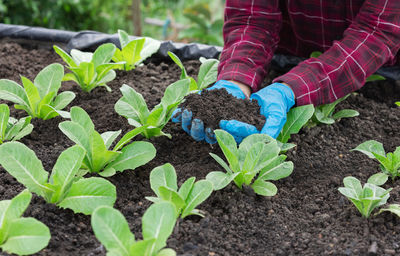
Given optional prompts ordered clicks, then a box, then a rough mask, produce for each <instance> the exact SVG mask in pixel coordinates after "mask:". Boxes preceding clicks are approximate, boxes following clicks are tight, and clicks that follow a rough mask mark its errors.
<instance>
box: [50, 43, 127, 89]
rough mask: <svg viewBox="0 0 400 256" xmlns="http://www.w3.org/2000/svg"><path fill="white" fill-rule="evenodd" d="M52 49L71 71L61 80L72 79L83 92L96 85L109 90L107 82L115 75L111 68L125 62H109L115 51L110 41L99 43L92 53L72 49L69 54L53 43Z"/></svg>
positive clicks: (119, 66)
mask: <svg viewBox="0 0 400 256" xmlns="http://www.w3.org/2000/svg"><path fill="white" fill-rule="evenodd" d="M54 50H55V51H56V53H57V54H58V55H60V57H61V58H62V59H63V60H64V61H65V63H67V65H68V66H67V68H68V69H69V70H71V71H72V73H67V74H65V76H64V78H63V81H74V82H75V83H77V84H78V85H79V86H80V87H81V88H82V90H83V91H85V92H91V91H92V90H93V89H94V88H96V87H98V86H104V87H105V88H106V89H107V90H108V91H111V88H110V87H108V86H107V83H108V82H110V81H112V80H114V78H115V76H116V73H115V71H114V70H113V69H118V68H121V67H123V65H124V64H125V62H118V63H111V62H110V61H111V58H112V57H113V56H114V53H115V51H116V47H115V45H113V44H111V43H107V44H102V45H100V46H99V47H98V48H97V49H96V51H95V52H94V53H91V52H81V51H79V50H77V49H73V50H71V55H69V54H68V53H66V52H65V51H63V50H62V49H61V48H59V47H58V46H56V45H54Z"/></svg>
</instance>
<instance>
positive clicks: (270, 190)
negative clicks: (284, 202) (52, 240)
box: [251, 179, 278, 196]
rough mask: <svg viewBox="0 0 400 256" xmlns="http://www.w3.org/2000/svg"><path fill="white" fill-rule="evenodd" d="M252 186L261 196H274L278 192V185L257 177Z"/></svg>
mask: <svg viewBox="0 0 400 256" xmlns="http://www.w3.org/2000/svg"><path fill="white" fill-rule="evenodd" d="M251 187H252V188H253V189H254V192H255V193H256V194H258V195H261V196H274V195H276V193H277V192H278V189H277V188H276V186H275V185H274V184H273V183H271V182H269V181H264V180H260V179H257V180H256V181H254V183H253V184H251Z"/></svg>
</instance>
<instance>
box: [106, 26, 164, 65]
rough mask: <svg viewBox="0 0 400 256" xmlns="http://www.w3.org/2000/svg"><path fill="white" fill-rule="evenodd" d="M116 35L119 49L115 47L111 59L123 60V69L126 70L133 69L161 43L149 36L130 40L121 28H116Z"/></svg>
mask: <svg viewBox="0 0 400 256" xmlns="http://www.w3.org/2000/svg"><path fill="white" fill-rule="evenodd" d="M118 37H119V43H120V44H121V50H120V49H118V48H116V50H115V53H114V56H113V57H112V60H113V61H115V62H125V64H124V65H123V69H124V70H126V71H129V70H132V69H135V68H136V67H137V66H138V65H140V64H141V63H142V62H143V61H144V60H146V59H147V58H148V57H150V56H151V55H152V54H153V53H155V52H157V51H158V49H159V48H160V45H161V43H160V41H157V40H154V39H152V38H149V37H143V38H138V39H134V40H130V39H129V35H128V34H127V33H126V32H125V31H123V30H118Z"/></svg>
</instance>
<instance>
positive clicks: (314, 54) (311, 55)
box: [310, 51, 322, 58]
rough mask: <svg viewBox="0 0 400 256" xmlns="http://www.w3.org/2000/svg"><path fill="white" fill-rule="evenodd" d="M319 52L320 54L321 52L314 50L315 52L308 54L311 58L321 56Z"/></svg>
mask: <svg viewBox="0 0 400 256" xmlns="http://www.w3.org/2000/svg"><path fill="white" fill-rule="evenodd" d="M321 54H322V52H319V51H315V52H312V53H311V54H310V57H311V58H318V57H319V56H321Z"/></svg>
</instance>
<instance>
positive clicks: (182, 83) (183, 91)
mask: <svg viewBox="0 0 400 256" xmlns="http://www.w3.org/2000/svg"><path fill="white" fill-rule="evenodd" d="M189 82H190V81H189V80H188V79H183V80H178V81H176V82H175V83H172V84H171V85H169V86H168V87H167V88H166V89H165V92H164V96H163V97H162V99H161V103H160V104H161V105H163V106H164V107H165V108H166V109H168V107H169V106H170V105H174V104H176V103H177V102H181V101H182V100H183V98H184V97H185V96H186V95H187V94H188V93H189Z"/></svg>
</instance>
